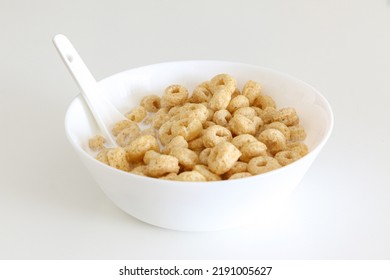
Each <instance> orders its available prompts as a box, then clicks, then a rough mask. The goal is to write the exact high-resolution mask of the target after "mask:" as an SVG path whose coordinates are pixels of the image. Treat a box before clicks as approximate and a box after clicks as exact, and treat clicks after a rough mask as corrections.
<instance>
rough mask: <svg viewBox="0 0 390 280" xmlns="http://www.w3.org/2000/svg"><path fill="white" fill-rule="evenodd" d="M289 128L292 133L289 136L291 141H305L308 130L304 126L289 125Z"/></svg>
mask: <svg viewBox="0 0 390 280" xmlns="http://www.w3.org/2000/svg"><path fill="white" fill-rule="evenodd" d="M288 128H289V131H290V134H291V136H290V138H289V139H290V140H291V141H303V140H305V139H306V132H305V129H304V128H303V126H301V125H299V124H297V125H292V126H289V127H288Z"/></svg>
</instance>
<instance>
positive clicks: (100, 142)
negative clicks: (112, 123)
mask: <svg viewBox="0 0 390 280" xmlns="http://www.w3.org/2000/svg"><path fill="white" fill-rule="evenodd" d="M105 143H106V139H105V138H104V137H103V136H101V135H96V136H94V137H92V138H91V139H89V141H88V145H89V148H90V149H91V150H92V151H95V152H96V151H100V150H102V149H103V148H104V144H105Z"/></svg>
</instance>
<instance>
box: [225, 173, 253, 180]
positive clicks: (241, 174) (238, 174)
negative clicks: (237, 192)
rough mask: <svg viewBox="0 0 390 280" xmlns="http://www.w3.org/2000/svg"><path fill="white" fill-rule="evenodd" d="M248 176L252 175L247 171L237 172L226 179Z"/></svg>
mask: <svg viewBox="0 0 390 280" xmlns="http://www.w3.org/2000/svg"><path fill="white" fill-rule="evenodd" d="M250 176H252V174H251V173H249V172H239V173H235V174H233V175H232V176H230V177H229V179H228V180H234V179H241V178H246V177H250Z"/></svg>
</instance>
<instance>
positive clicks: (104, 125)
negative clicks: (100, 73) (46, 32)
mask: <svg viewBox="0 0 390 280" xmlns="http://www.w3.org/2000/svg"><path fill="white" fill-rule="evenodd" d="M53 43H54V46H55V47H56V48H57V51H58V53H59V54H60V56H61V58H62V61H63V62H64V63H65V65H66V67H67V68H68V70H69V72H70V73H71V74H72V77H73V79H74V80H75V81H76V83H77V85H78V86H79V88H80V90H81V94H82V96H83V97H84V99H85V101H86V102H87V104H88V106H89V109H90V110H91V112H92V115H93V116H94V118H95V120H96V123H97V125H98V127H99V128H100V130H101V132H102V134H103V136H104V137H105V138H106V140H107V144H108V145H109V146H117V144H116V142H115V140H114V137H113V136H112V134H111V129H109V128H110V127H112V126H113V125H114V124H115V123H116V122H118V121H121V120H126V118H125V117H124V116H123V115H122V114H121V113H120V112H119V111H118V110H117V109H116V108H115V107H114V106H113V105H112V104H111V103H110V102H109V101H107V100H106V99H105V98H104V96H103V93H102V91H101V89H100V87H99V85H98V84H97V82H96V80H95V78H94V77H93V76H92V74H91V72H90V71H89V69H88V68H87V66H86V65H85V64H84V62H83V60H82V59H81V57H80V55H79V54H78V53H77V51H76V49H75V48H74V47H73V45H72V43H71V42H70V41H69V39H68V38H67V37H66V36H64V35H62V34H58V35H56V36H54V38H53Z"/></svg>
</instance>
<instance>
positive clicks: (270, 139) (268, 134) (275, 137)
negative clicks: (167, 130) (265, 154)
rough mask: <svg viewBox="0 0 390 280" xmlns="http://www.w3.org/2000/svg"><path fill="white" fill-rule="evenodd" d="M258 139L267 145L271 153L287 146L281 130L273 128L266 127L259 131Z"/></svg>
mask: <svg viewBox="0 0 390 280" xmlns="http://www.w3.org/2000/svg"><path fill="white" fill-rule="evenodd" d="M258 139H259V141H260V142H263V143H264V144H265V145H267V148H268V150H269V151H270V152H271V153H272V154H276V153H277V152H280V151H283V150H285V149H286V148H287V143H286V137H284V134H283V133H282V132H280V131H279V130H277V129H274V128H268V129H266V130H264V131H263V132H261V133H260V135H259V137H258Z"/></svg>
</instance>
